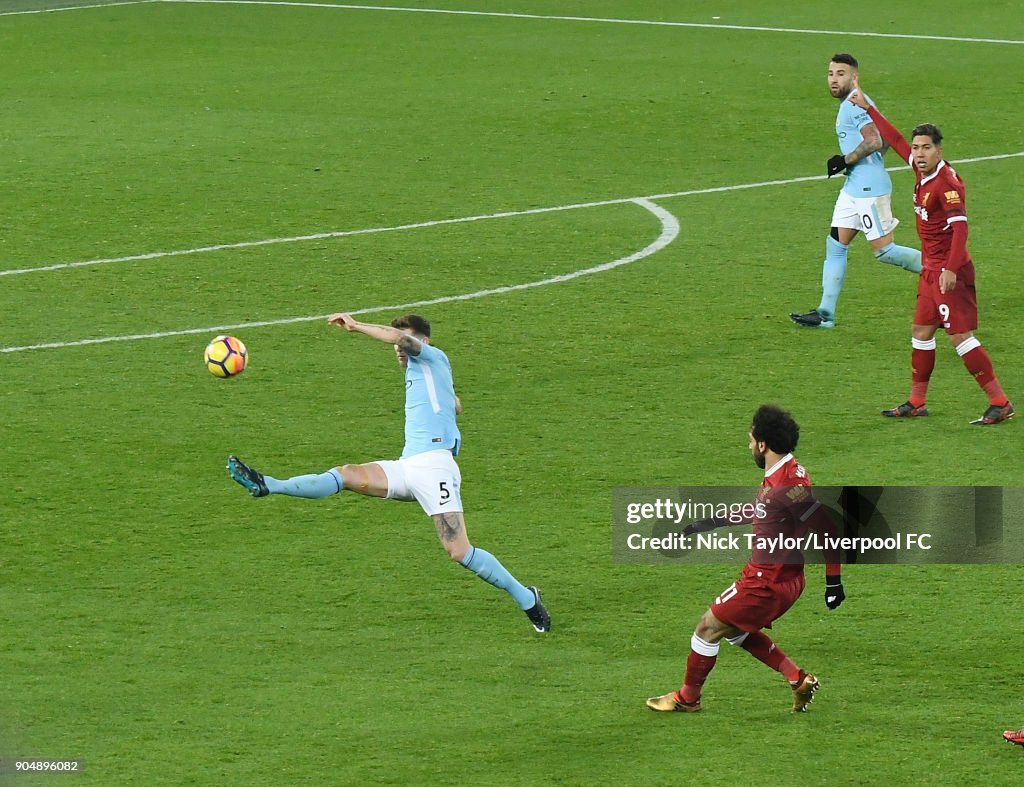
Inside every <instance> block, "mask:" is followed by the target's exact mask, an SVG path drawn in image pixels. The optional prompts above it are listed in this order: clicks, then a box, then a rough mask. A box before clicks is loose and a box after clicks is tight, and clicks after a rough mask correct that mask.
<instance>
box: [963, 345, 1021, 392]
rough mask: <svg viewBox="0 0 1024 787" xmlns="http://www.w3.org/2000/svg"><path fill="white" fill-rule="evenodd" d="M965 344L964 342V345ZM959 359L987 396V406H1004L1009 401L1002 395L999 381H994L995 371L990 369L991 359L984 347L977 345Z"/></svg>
mask: <svg viewBox="0 0 1024 787" xmlns="http://www.w3.org/2000/svg"><path fill="white" fill-rule="evenodd" d="M969 341H971V339H968V340H967V342H969ZM967 342H964V344H966V343H967ZM961 346H963V345H961ZM959 350H960V348H959V347H957V351H959ZM961 357H962V358H963V359H964V366H966V367H967V371H969V372H970V373H971V374H972V375H974V379H975V380H977V381H978V385H980V386H981V390H983V391H984V392H985V395H986V396H988V403H989V404H998V405H1004V404H1006V403H1007V401H1009V400H1008V399H1007V398H1006V394H1005V393H1003V388H1002V386H1001V385H999V380H998V379H996V373H995V370H994V369H993V368H992V359H991V358H989V357H988V353H987V352H985V348H984V347H982V346H981V345H980V344H977V345H975V347H974V348H973V349H970V350H968V351H967V352H965V353H964V354H963V355H962V356H961Z"/></svg>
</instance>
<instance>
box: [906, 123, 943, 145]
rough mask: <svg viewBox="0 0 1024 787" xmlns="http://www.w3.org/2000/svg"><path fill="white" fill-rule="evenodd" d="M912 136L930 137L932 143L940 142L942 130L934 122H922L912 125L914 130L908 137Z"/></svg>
mask: <svg viewBox="0 0 1024 787" xmlns="http://www.w3.org/2000/svg"><path fill="white" fill-rule="evenodd" d="M914 137H931V140H932V144H933V145H941V144H942V132H941V131H939V127H938V126H936V125H935V124H934V123H922V124H921V125H919V126H914V130H913V131H911V132H910V138H911V139H913V138H914Z"/></svg>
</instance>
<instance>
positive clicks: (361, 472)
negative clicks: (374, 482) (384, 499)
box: [337, 465, 370, 495]
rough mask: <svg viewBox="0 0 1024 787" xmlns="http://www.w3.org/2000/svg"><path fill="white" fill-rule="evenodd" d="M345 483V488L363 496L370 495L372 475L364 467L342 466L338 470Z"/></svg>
mask: <svg viewBox="0 0 1024 787" xmlns="http://www.w3.org/2000/svg"><path fill="white" fill-rule="evenodd" d="M337 470H338V472H339V473H341V477H342V478H343V479H344V481H345V488H346V489H350V490H351V491H353V492H358V493H359V494H361V495H368V494H370V474H369V473H368V472H366V468H365V467H363V466H362V465H342V466H341V467H339V468H337Z"/></svg>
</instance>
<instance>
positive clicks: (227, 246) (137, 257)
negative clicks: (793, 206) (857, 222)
mask: <svg viewBox="0 0 1024 787" xmlns="http://www.w3.org/2000/svg"><path fill="white" fill-rule="evenodd" d="M164 1H165V2H166V0H164ZM174 1H175V2H177V1H178V0H174ZM1021 156H1024V150H1022V151H1020V152H1018V153H997V154H995V155H992V156H977V157H975V158H966V159H960V160H958V161H951V162H950V163H951V164H954V165H955V166H958V167H959V166H960V165H961V164H973V163H976V162H979V161H996V160H998V159H1008V158H1019V157H1021ZM887 169H888V171H889V172H896V171H898V170H902V169H909V167H908V166H907V165H906V164H900V165H898V166H895V167H887ZM826 179H827V178H826V176H825V175H805V176H803V177H799V178H785V179H782V180H762V181H758V182H755V183H737V184H733V185H731V186H711V187H709V188H704V189H690V190H687V191H672V192H668V193H665V194H646V195H643V196H634V197H616V198H614V199H605V200H596V201H594V202H575V203H573V204H571V205H555V206H552V207H547V208H528V209H527V210H507V211H501V212H498V213H484V214H480V215H478V216H460V217H459V218H454V219H434V220H431V221H418V222H414V223H412V224H397V225H393V226H389V227H366V228H363V229H358V230H336V231H331V232H316V233H313V234H311V235H293V236H290V237H285V238H265V239H263V240H246V241H240V242H238V243H217V244H214V245H211V246H198V247H196V248H192V249H175V250H172V251H150V252H145V253H143V254H129V255H127V256H124V257H103V258H100V259H92V260H78V261H77V262H56V263H53V264H51V265H40V266H37V267H34V268H10V269H8V270H0V276H18V275H21V274H25V273H42V272H46V271H59V270H64V269H66V268H84V267H88V266H90V265H110V264H113V263H118V262H138V261H141V260H157V259H162V258H164V257H184V256H188V255H190V254H206V253H208V252H211V251H228V250H231V249H251V248H254V247H258V246H273V245H277V244H281V243H301V242H303V241H310V240H325V239H328V238H347V237H351V236H353V235H374V234H377V233H380V232H398V231H399V230H416V229H426V228H428V227H441V226H444V225H446V224H466V223H468V222H473V221H489V220H491V219H506V218H511V217H514V216H534V215H537V214H540V213H557V212H560V211H567V210H581V209H583V208H600V207H604V206H606V205H624V204H625V203H627V202H637V201H639V200H661V199H672V198H674V197H693V196H696V195H699V194H717V193H721V192H726V191H743V190H745V189H760V188H764V187H765V186H786V185H789V184H791V183H807V182H810V181H815V180H826Z"/></svg>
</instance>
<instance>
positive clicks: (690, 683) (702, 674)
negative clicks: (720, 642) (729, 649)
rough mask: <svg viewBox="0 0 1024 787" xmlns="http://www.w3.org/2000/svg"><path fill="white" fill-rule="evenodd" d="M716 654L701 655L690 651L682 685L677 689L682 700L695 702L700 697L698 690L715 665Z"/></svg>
mask: <svg viewBox="0 0 1024 787" xmlns="http://www.w3.org/2000/svg"><path fill="white" fill-rule="evenodd" d="M717 660H718V656H702V655H700V654H699V653H697V652H696V651H695V650H691V651H690V655H689V656H687V657H686V677H685V678H683V687H682V688H681V689H680V690H679V696H680V697H682V699H683V702H690V703H693V702H696V701H697V700H699V699H700V690H701V687H702V686H703V685H704V681H706V680H707V679H708V674H709V673H710V672H711V670H712V669H714V667H715V661H717Z"/></svg>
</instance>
